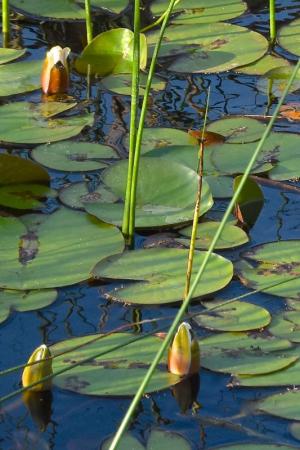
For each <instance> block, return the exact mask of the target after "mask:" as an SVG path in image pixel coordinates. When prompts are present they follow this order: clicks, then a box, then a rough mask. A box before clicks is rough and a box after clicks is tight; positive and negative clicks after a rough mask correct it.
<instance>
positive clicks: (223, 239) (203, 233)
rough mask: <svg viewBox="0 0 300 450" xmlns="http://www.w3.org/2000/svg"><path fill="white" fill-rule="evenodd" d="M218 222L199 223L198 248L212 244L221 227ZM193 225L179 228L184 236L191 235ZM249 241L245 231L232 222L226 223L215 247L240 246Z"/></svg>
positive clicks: (204, 247) (220, 248) (219, 248)
mask: <svg viewBox="0 0 300 450" xmlns="http://www.w3.org/2000/svg"><path fill="white" fill-rule="evenodd" d="M219 225H220V224H219V223H218V222H202V223H199V224H198V229H197V237H196V248H203V249H206V248H208V247H209V246H210V244H211V241H212V239H213V237H214V235H215V234H216V231H217V228H218V227H219ZM191 232H192V227H191V226H189V227H186V228H182V229H181V230H179V233H180V234H182V235H183V236H188V237H190V236H191ZM248 241H249V238H248V236H247V234H246V233H245V231H243V230H242V229H241V228H239V227H236V226H235V225H232V224H226V225H225V228H224V230H223V231H222V234H221V236H220V238H219V240H218V242H217V244H216V246H215V249H218V250H222V249H226V248H233V247H238V246H239V245H243V244H245V243H246V242H248Z"/></svg>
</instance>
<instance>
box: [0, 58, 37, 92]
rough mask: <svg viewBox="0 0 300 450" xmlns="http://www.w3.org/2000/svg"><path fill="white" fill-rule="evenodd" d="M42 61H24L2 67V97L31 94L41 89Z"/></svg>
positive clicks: (0, 75)
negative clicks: (23, 93) (24, 93)
mask: <svg viewBox="0 0 300 450" xmlns="http://www.w3.org/2000/svg"><path fill="white" fill-rule="evenodd" d="M42 64H43V62H42V61H24V62H16V63H11V64H6V65H3V66H1V67H0V96H2V97H3V96H4V97H6V96H8V95H15V94H20V93H22V92H30V91H34V90H35V89H39V88H40V87H41V70H42Z"/></svg>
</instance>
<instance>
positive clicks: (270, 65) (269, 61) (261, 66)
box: [235, 55, 290, 75]
mask: <svg viewBox="0 0 300 450" xmlns="http://www.w3.org/2000/svg"><path fill="white" fill-rule="evenodd" d="M289 66H290V63H289V62H288V60H287V59H284V58H281V57H280V56H277V55H265V56H263V57H262V58H261V59H259V60H258V61H255V62H254V63H252V64H249V65H247V66H243V67H237V68H236V69H235V72H237V73H243V74H245V75H264V74H265V73H266V72H269V71H270V70H273V69H279V68H281V67H289Z"/></svg>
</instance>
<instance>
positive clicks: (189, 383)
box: [172, 373, 200, 413]
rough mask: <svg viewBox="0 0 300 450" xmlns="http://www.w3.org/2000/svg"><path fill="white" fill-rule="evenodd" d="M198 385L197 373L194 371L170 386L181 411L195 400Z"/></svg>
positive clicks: (189, 406)
mask: <svg viewBox="0 0 300 450" xmlns="http://www.w3.org/2000/svg"><path fill="white" fill-rule="evenodd" d="M199 387H200V377H199V374H198V373H194V374H193V375H191V376H190V377H187V378H184V379H183V380H182V381H180V383H177V384H174V386H172V392H173V395H174V397H175V398H176V400H177V403H178V406H179V408H180V411H181V412H182V413H185V412H186V411H187V410H188V409H190V408H191V407H192V406H193V404H194V402H196V400H197V396H198V392H199Z"/></svg>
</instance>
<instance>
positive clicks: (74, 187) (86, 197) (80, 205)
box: [59, 183, 118, 209]
mask: <svg viewBox="0 0 300 450" xmlns="http://www.w3.org/2000/svg"><path fill="white" fill-rule="evenodd" d="M59 199H60V201H61V202H62V203H63V204H64V205H66V206H69V207H70V208H75V209H84V207H85V205H86V204H87V203H89V202H92V203H94V202H95V201H97V202H103V203H114V202H116V201H117V200H118V197H117V196H116V195H114V194H113V193H112V192H110V191H109V190H108V189H106V187H105V186H103V185H101V184H100V185H99V186H98V187H97V188H96V189H94V190H89V189H88V186H87V184H86V183H73V184H71V185H70V186H67V187H65V188H63V189H61V191H60V193H59Z"/></svg>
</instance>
